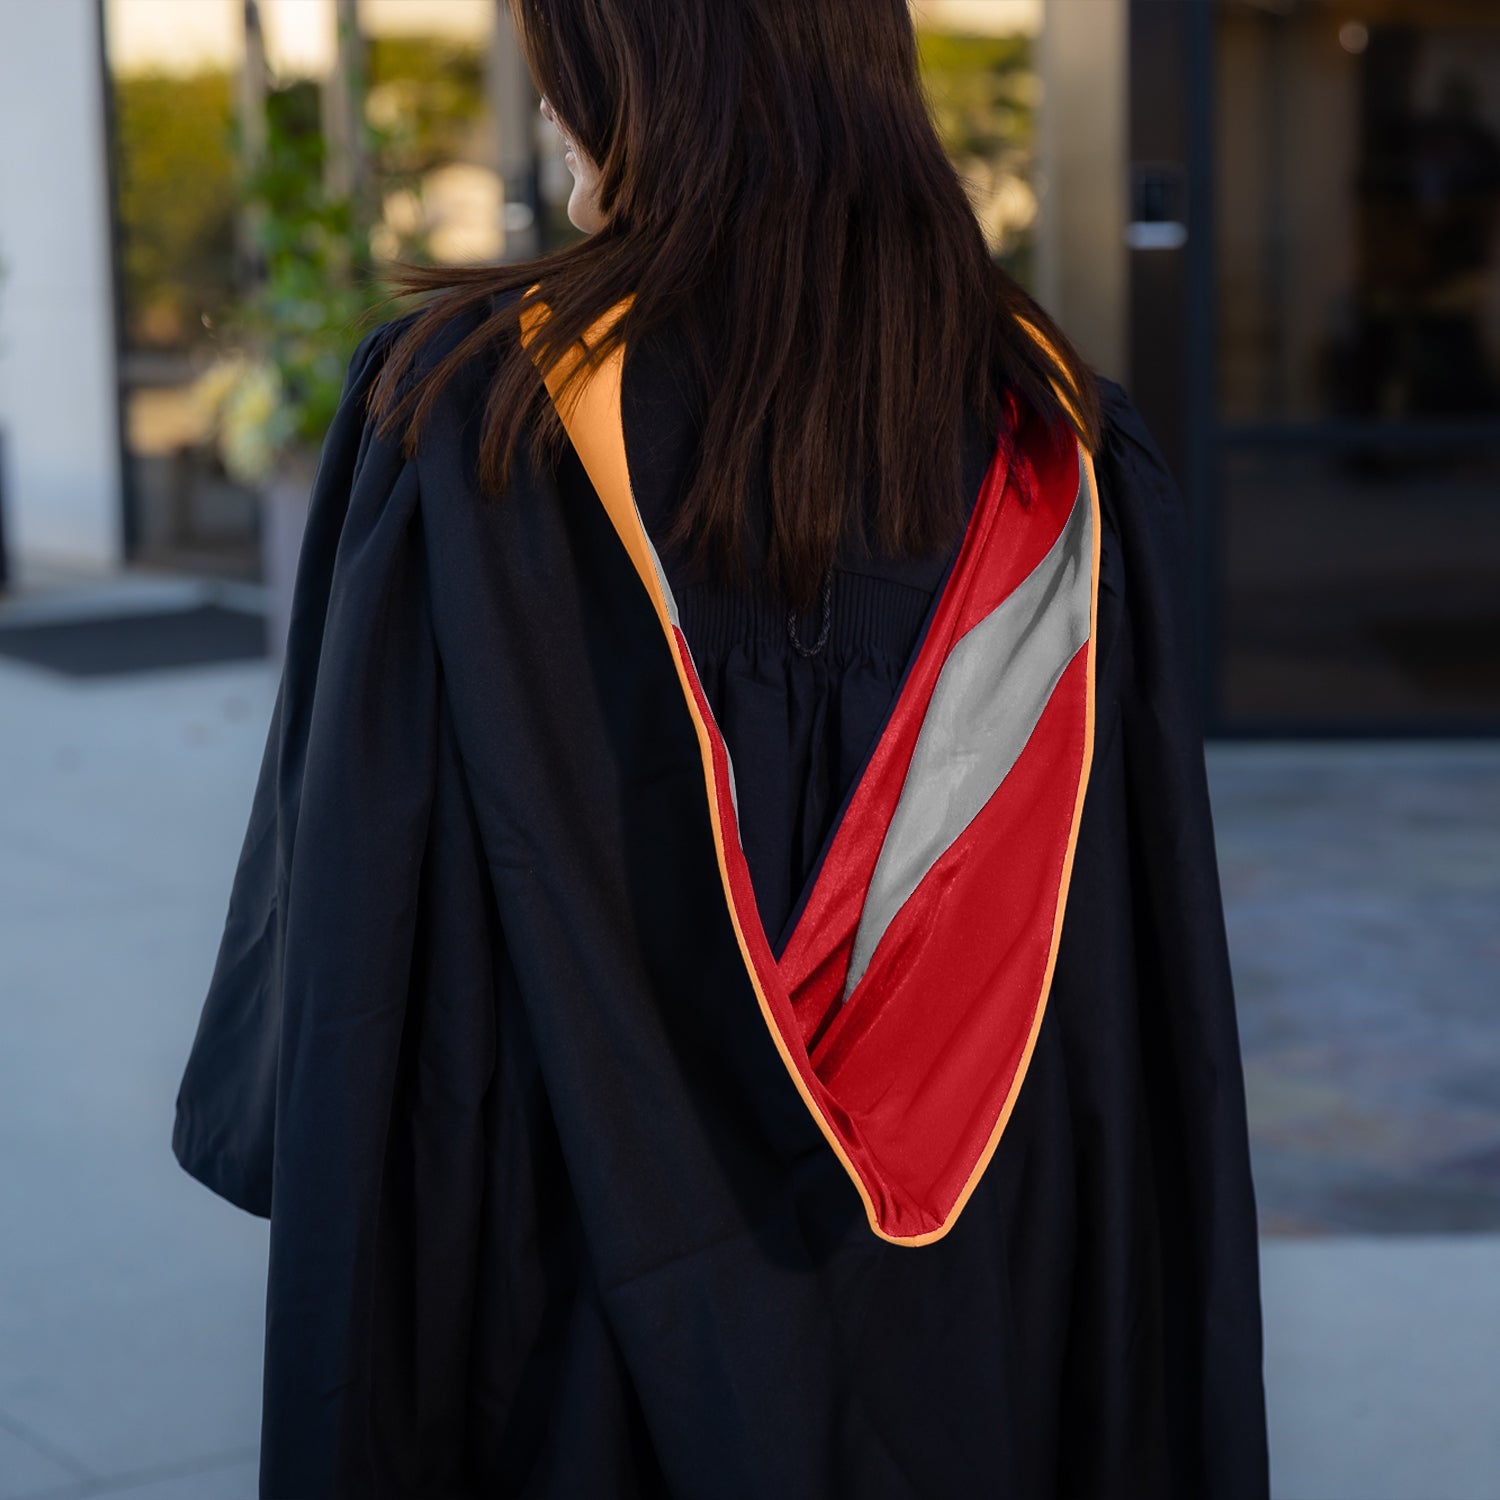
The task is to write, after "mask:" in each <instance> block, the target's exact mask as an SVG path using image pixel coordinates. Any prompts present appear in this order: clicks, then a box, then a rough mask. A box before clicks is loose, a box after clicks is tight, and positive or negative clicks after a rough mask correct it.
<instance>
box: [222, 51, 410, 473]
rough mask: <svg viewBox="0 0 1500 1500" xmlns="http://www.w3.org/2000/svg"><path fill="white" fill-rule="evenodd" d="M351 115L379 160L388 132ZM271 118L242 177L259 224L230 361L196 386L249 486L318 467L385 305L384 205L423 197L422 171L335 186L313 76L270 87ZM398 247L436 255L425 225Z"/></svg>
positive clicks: (367, 151)
mask: <svg viewBox="0 0 1500 1500" xmlns="http://www.w3.org/2000/svg"><path fill="white" fill-rule="evenodd" d="M359 82H360V81H359V80H355V81H354V83H355V85H356V87H357V85H358V84H359ZM356 97H357V98H358V97H361V92H360V91H357V92H356ZM353 113H354V115H355V117H356V126H357V129H358V131H359V133H360V138H359V139H358V140H357V141H356V142H355V143H354V148H353V149H354V154H355V155H356V156H357V157H359V158H361V159H363V160H364V161H366V162H369V163H371V164H374V163H376V162H378V161H379V160H380V158H381V152H382V149H383V148H384V147H386V146H387V144H388V136H387V134H386V133H385V132H382V131H381V130H379V129H377V128H376V127H374V126H373V125H371V124H370V122H369V121H368V119H367V118H366V116H365V111H364V110H363V109H357V110H355V111H354V112H353ZM265 118H266V136H265V144H264V148H263V151H262V153H261V155H260V159H259V161H258V162H257V163H254V164H247V166H246V168H245V170H244V176H243V202H244V204H245V205H246V208H247V211H248V214H249V219H250V222H251V223H252V224H253V225H254V226H255V262H256V263H255V264H254V265H253V266H251V267H250V278H249V279H250V282H251V288H252V289H251V291H250V292H249V293H248V294H247V295H245V296H244V297H242V298H240V299H238V300H237V301H236V302H235V303H234V304H232V305H231V307H230V309H229V311H228V313H227V314H226V318H225V327H224V336H223V339H222V342H223V343H224V345H225V346H226V350H227V353H226V357H225V358H224V359H223V360H221V361H220V363H219V364H218V365H216V366H215V367H213V368H211V369H210V370H208V371H207V372H206V373H205V374H204V376H203V377H202V378H201V379H200V381H199V382H198V385H197V387H196V388H195V394H196V396H197V398H198V400H199V403H200V407H201V409H202V410H203V411H204V414H205V416H206V417H207V418H208V419H209V422H210V424H211V426H212V427H213V429H214V431H215V434H216V437H217V439H218V446H219V452H220V454H221V457H222V458H223V461H224V465H225V468H226V469H227V470H228V471H229V472H230V474H231V475H232V476H233V477H235V478H236V479H239V480H241V481H242V482H245V483H251V484H258V483H263V482H264V481H265V480H266V479H267V478H269V477H270V475H271V474H272V473H274V472H276V471H277V469H278V468H281V467H284V466H286V465H287V464H289V463H297V462H299V461H300V462H302V463H303V464H310V462H311V459H312V456H313V455H314V454H315V453H316V451H317V449H318V448H319V446H320V445H321V444H322V441H323V438H324V437H325V436H326V434H327V432H328V427H329V424H330V423H331V422H332V420H333V415H334V412H335V411H336V410H337V407H338V401H339V396H340V394H341V392H342V388H343V378H344V373H345V370H346V369H347V367H348V363H349V358H350V356H351V354H352V353H353V352H354V347H355V345H356V344H357V343H358V341H359V338H360V336H361V334H362V333H363V331H364V327H365V322H366V320H367V316H368V314H369V313H371V312H372V311H373V310H374V309H375V308H376V307H377V306H379V305H381V304H382V303H383V302H384V300H385V288H384V287H383V285H382V284H381V282H380V280H379V278H378V276H377V275H376V273H375V269H374V264H373V258H372V254H371V249H370V238H371V232H372V230H373V228H374V225H375V220H376V218H377V216H378V207H377V205H378V203H379V202H380V201H381V196H382V194H383V193H384V192H388V191H391V190H393V189H395V188H398V187H400V188H404V189H405V191H407V192H409V193H412V194H415V195H417V196H420V179H419V178H416V177H415V176H413V175H412V174H407V173H400V174H394V173H391V172H389V171H387V172H383V173H381V174H380V180H379V182H378V184H377V183H376V182H375V181H374V180H373V173H372V176H371V180H370V181H369V183H368V186H366V188H365V190H364V191H362V192H361V191H359V189H358V188H357V187H356V189H355V190H354V191H352V192H344V193H335V192H332V191H330V189H329V187H328V185H327V143H326V142H325V140H324V137H323V130H322V108H321V99H320V95H319V89H318V86H317V85H316V84H315V83H312V82H310V81H305V80H298V81H296V82H293V83H290V84H287V85H285V86H283V87H277V88H273V89H271V90H270V91H269V93H268V95H267V98H266V110H265ZM240 153H241V157H242V159H243V157H244V148H243V143H241V144H240ZM377 188H378V191H377ZM399 253H400V254H401V255H402V256H403V257H404V258H406V259H411V260H419V261H420V260H427V259H430V256H429V253H428V248H427V245H426V237H425V235H424V233H423V232H422V231H421V229H420V227H419V228H417V229H416V230H415V231H412V232H410V233H407V234H405V235H404V236H402V238H401V243H400V248H399Z"/></svg>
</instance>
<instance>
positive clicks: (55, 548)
mask: <svg viewBox="0 0 1500 1500" xmlns="http://www.w3.org/2000/svg"><path fill="white" fill-rule="evenodd" d="M98 25H99V22H98V14H97V10H96V6H95V3H94V0H44V3H43V0H26V3H18V0H0V262H3V263H4V266H5V274H4V277H3V280H0V429H3V430H4V434H5V436H4V450H5V457H4V463H5V474H4V500H5V507H6V516H5V519H6V536H7V543H8V550H9V553H10V561H11V566H12V574H13V579H14V580H15V581H17V582H20V583H22V584H24V583H25V582H26V581H27V577H28V574H29V573H30V572H31V570H32V569H33V568H34V567H35V566H37V565H51V564H57V565H61V566H65V567H73V568H78V569H80V570H83V571H88V572H102V571H107V570H108V569H110V568H113V567H115V566H117V565H118V564H119V562H120V561H121V557H122V519H123V514H122V506H121V498H120V495H121V475H120V446H119V438H118V422H117V415H116V410H117V409H116V396H115V354H114V347H115V345H114V316H113V297H112V290H111V282H110V266H109V219H108V196H107V190H106V185H105V157H104V150H105V147H104V124H103V110H104V99H103V89H102V84H101V80H100V69H99V36H98Z"/></svg>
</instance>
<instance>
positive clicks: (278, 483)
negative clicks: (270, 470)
mask: <svg viewBox="0 0 1500 1500" xmlns="http://www.w3.org/2000/svg"><path fill="white" fill-rule="evenodd" d="M315 473H316V464H315V462H314V461H313V460H311V459H297V460H288V461H287V462H286V463H284V464H283V465H282V467H281V469H280V470H279V471H278V472H277V473H276V474H275V475H274V476H273V477H272V479H271V480H270V482H269V483H268V484H267V485H266V487H265V489H264V490H262V492H261V527H260V546H261V576H262V578H263V579H264V580H265V586H266V655H267V656H268V657H269V658H270V660H271V661H272V662H276V663H280V662H281V661H282V660H283V659H284V658H285V655H286V640H287V630H288V627H289V625H290V623H291V618H292V592H293V586H294V585H295V583H296V580H297V560H298V558H299V557H300V556H301V554H302V534H303V532H304V531H305V530H306V529H307V510H308V503H309V501H310V500H311V498H312V487H313V476H314V474H315Z"/></svg>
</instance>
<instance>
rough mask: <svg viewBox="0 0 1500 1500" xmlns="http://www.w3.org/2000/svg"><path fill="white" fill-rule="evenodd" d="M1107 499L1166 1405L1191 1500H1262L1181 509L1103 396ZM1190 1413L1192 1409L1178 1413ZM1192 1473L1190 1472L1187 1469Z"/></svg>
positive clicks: (1138, 436) (1256, 1316) (1240, 1133)
mask: <svg viewBox="0 0 1500 1500" xmlns="http://www.w3.org/2000/svg"><path fill="white" fill-rule="evenodd" d="M1103 387H1104V388H1103V391H1102V395H1103V398H1104V401H1103V404H1104V414H1105V430H1106V438H1105V442H1104V445H1103V451H1102V453H1101V458H1100V469H1099V473H1100V484H1101V490H1102V493H1103V494H1104V495H1105V496H1106V497H1110V498H1111V505H1112V508H1113V509H1115V511H1116V516H1115V522H1114V527H1113V530H1114V531H1115V534H1116V536H1117V538H1118V546H1119V549H1120V568H1119V570H1118V574H1119V576H1120V577H1121V578H1122V579H1123V584H1122V589H1123V594H1124V598H1123V601H1122V602H1123V608H1122V610H1121V617H1122V626H1121V630H1120V639H1119V642H1118V645H1117V648H1116V649H1117V650H1119V652H1120V655H1121V660H1120V661H1119V663H1118V676H1117V679H1116V680H1117V681H1118V682H1119V683H1120V689H1119V699H1118V702H1119V722H1118V729H1117V732H1118V734H1119V736H1120V751H1121V756H1122V761H1123V774H1124V783H1125V787H1124V790H1125V808H1126V818H1127V820H1128V822H1129V824H1130V827H1129V830H1128V838H1127V843H1128V846H1129V848H1130V849H1131V851H1132V854H1131V867H1132V868H1131V870H1130V882H1131V887H1132V889H1131V892H1130V895H1131V904H1132V906H1133V908H1134V924H1135V929H1136V934H1137V951H1138V954H1139V962H1140V968H1139V977H1138V986H1139V989H1138V995H1139V1000H1138V1003H1139V1006H1140V1026H1141V1041H1142V1053H1141V1055H1142V1057H1143V1059H1144V1062H1145V1067H1146V1077H1145V1080H1144V1082H1145V1085H1146V1090H1147V1097H1148V1099H1149V1101H1150V1109H1151V1113H1152V1116H1153V1128H1152V1135H1153V1138H1154V1141H1155V1147H1154V1151H1153V1155H1154V1157H1155V1161H1154V1163H1153V1170H1154V1171H1155V1173H1156V1175H1157V1179H1158V1184H1159V1190H1160V1192H1161V1195H1162V1197H1161V1201H1162V1204H1163V1218H1164V1223H1163V1230H1164V1233H1163V1235H1162V1256H1163V1261H1164V1265H1163V1273H1164V1275H1165V1277H1166V1278H1167V1284H1168V1285H1169V1286H1171V1287H1172V1288H1173V1294H1172V1297H1171V1299H1170V1305H1171V1307H1172V1308H1173V1309H1175V1312H1174V1318H1175V1319H1180V1321H1181V1326H1179V1327H1178V1328H1176V1329H1175V1331H1174V1338H1173V1341H1174V1343H1176V1344H1177V1346H1178V1347H1179V1348H1180V1349H1182V1350H1183V1351H1184V1358H1185V1363H1186V1365H1187V1368H1186V1369H1183V1370H1182V1371H1181V1372H1180V1379H1181V1381H1182V1386H1181V1390H1180V1391H1179V1392H1178V1395H1179V1398H1180V1396H1181V1394H1182V1393H1183V1392H1186V1391H1191V1392H1193V1393H1194V1399H1193V1400H1192V1401H1191V1402H1184V1401H1181V1400H1180V1399H1179V1400H1178V1401H1177V1402H1176V1403H1175V1404H1174V1406H1173V1410H1174V1412H1175V1415H1176V1419H1177V1420H1178V1421H1180V1422H1183V1423H1184V1424H1185V1429H1184V1430H1181V1431H1178V1432H1177V1433H1176V1434H1174V1441H1173V1446H1174V1447H1175V1449H1176V1451H1177V1453H1178V1454H1179V1455H1180V1456H1183V1457H1186V1455H1189V1454H1191V1455H1194V1458H1195V1459H1196V1463H1195V1464H1194V1466H1195V1467H1197V1466H1199V1465H1201V1469H1200V1473H1199V1478H1198V1483H1199V1485H1200V1486H1201V1490H1200V1492H1201V1493H1203V1494H1205V1495H1208V1494H1211V1495H1214V1496H1225V1497H1230V1496H1234V1497H1241V1496H1243V1497H1247V1500H1248V1497H1254V1496H1262V1497H1263V1496H1264V1494H1265V1493H1266V1485H1267V1479H1266V1470H1267V1458H1266V1447H1265V1426H1264V1412H1265V1398H1264V1390H1263V1382H1262V1372H1261V1358H1262V1344H1261V1320H1260V1289H1259V1270H1258V1258H1257V1256H1258V1240H1257V1224H1256V1208H1255V1199H1254V1190H1253V1186H1252V1178H1251V1167H1250V1151H1249V1140H1248V1127H1247V1122H1246V1110H1245V1089H1244V1080H1243V1070H1242V1062H1241V1055H1240V1043H1239V1036H1238V1029H1237V1024H1236V1018H1235V1001H1234V989H1233V981H1232V976H1231V971H1230V960H1229V949H1228V942H1227V938H1226V933H1225V923H1224V910H1223V903H1222V896H1221V891H1220V883H1219V873H1218V863H1217V854H1216V848H1215V842H1214V833H1213V819H1212V813H1211V809H1210V804H1209V791H1208V780H1207V774H1206V769H1205V764H1204V753H1203V728H1202V722H1201V717H1200V712H1199V707H1198V683H1199V677H1198V674H1197V671H1196V665H1197V649H1198V648H1197V643H1196V640H1195V630H1194V610H1193V601H1192V594H1191V580H1192V577H1193V572H1192V567H1191V561H1190V556H1189V530H1188V517H1187V513H1186V506H1185V504H1184V501H1183V497H1182V495H1181V493H1180V491H1179V490H1178V488H1177V485H1176V483H1175V482H1174V480H1173V478H1172V475H1171V473H1170V471H1169V470H1168V468H1167V465H1166V462H1165V461H1164V459H1163V458H1162V455H1161V453H1160V451H1159V449H1158V448H1157V446H1156V444H1155V443H1154V441H1153V440H1152V438H1151V436H1150V434H1149V432H1148V431H1147V429H1146V427H1145V424H1144V423H1143V422H1142V420H1141V417H1140V414H1139V412H1138V411H1137V410H1136V408H1135V407H1134V405H1133V404H1132V403H1131V402H1130V400H1129V398H1128V397H1127V396H1126V395H1125V393H1124V391H1122V390H1121V389H1120V387H1118V386H1117V385H1114V384H1113V383H1112V382H1104V383H1103ZM1185 1407H1192V1408H1196V1409H1189V1410H1184V1408H1185ZM1188 1461H1189V1462H1193V1460H1191V1459H1190V1460H1188Z"/></svg>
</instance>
